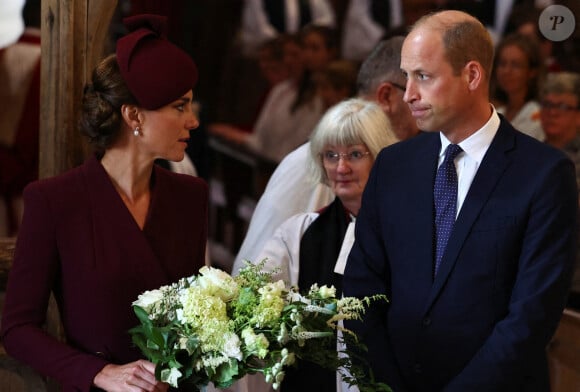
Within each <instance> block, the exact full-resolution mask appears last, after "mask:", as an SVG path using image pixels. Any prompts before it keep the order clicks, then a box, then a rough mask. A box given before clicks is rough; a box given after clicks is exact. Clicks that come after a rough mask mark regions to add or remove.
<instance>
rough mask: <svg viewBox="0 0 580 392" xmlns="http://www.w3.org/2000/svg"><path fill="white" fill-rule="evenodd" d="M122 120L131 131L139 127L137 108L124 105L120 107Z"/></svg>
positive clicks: (139, 120)
mask: <svg viewBox="0 0 580 392" xmlns="http://www.w3.org/2000/svg"><path fill="white" fill-rule="evenodd" d="M121 115H122V116H123V120H124V121H125V123H126V124H127V125H128V126H129V128H131V129H135V128H137V127H140V126H141V119H140V113H139V108H138V107H137V106H136V105H130V104H125V105H123V106H121Z"/></svg>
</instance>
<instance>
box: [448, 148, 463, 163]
mask: <svg viewBox="0 0 580 392" xmlns="http://www.w3.org/2000/svg"><path fill="white" fill-rule="evenodd" d="M461 151H463V150H462V149H461V147H459V144H450V145H448V146H447V149H446V150H445V162H448V161H452V160H454V159H455V157H456V156H457V155H459V153H460V152H461Z"/></svg>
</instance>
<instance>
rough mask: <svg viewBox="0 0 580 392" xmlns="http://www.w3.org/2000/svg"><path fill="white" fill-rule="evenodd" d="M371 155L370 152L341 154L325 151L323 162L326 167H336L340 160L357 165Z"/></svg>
mask: <svg viewBox="0 0 580 392" xmlns="http://www.w3.org/2000/svg"><path fill="white" fill-rule="evenodd" d="M369 154H370V151H357V150H355V151H351V152H347V153H339V152H336V151H325V152H323V153H322V162H323V163H324V164H325V165H326V166H336V165H337V164H338V161H340V158H342V159H344V160H345V161H347V162H348V163H352V164H356V163H358V162H360V161H362V160H363V158H364V157H366V156H367V155H369Z"/></svg>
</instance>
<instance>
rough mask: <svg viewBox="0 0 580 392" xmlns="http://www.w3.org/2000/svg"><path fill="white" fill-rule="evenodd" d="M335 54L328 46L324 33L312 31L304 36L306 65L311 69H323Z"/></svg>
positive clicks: (314, 70)
mask: <svg viewBox="0 0 580 392" xmlns="http://www.w3.org/2000/svg"><path fill="white" fill-rule="evenodd" d="M334 58H335V54H334V52H333V51H331V50H330V49H328V48H327V47H326V43H325V42H324V38H323V37H322V35H320V34H318V33H315V32H311V33H309V34H307V35H306V36H305V37H304V65H305V67H306V68H307V69H309V70H310V71H313V72H316V71H320V70H323V69H324V68H325V67H326V66H327V65H328V63H329V62H330V61H332V60H334Z"/></svg>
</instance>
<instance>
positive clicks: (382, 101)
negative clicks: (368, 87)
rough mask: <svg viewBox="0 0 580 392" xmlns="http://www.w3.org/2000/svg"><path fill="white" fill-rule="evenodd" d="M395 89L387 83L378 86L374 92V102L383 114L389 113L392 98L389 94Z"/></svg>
mask: <svg viewBox="0 0 580 392" xmlns="http://www.w3.org/2000/svg"><path fill="white" fill-rule="evenodd" d="M394 89H395V87H394V86H393V85H392V84H391V83H389V82H383V83H381V84H379V86H378V87H377V90H376V91H375V100H376V102H377V104H378V105H379V106H380V107H381V109H383V111H384V112H385V113H391V107H392V104H393V103H392V99H393V98H392V97H391V94H392V93H393V90H394Z"/></svg>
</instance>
